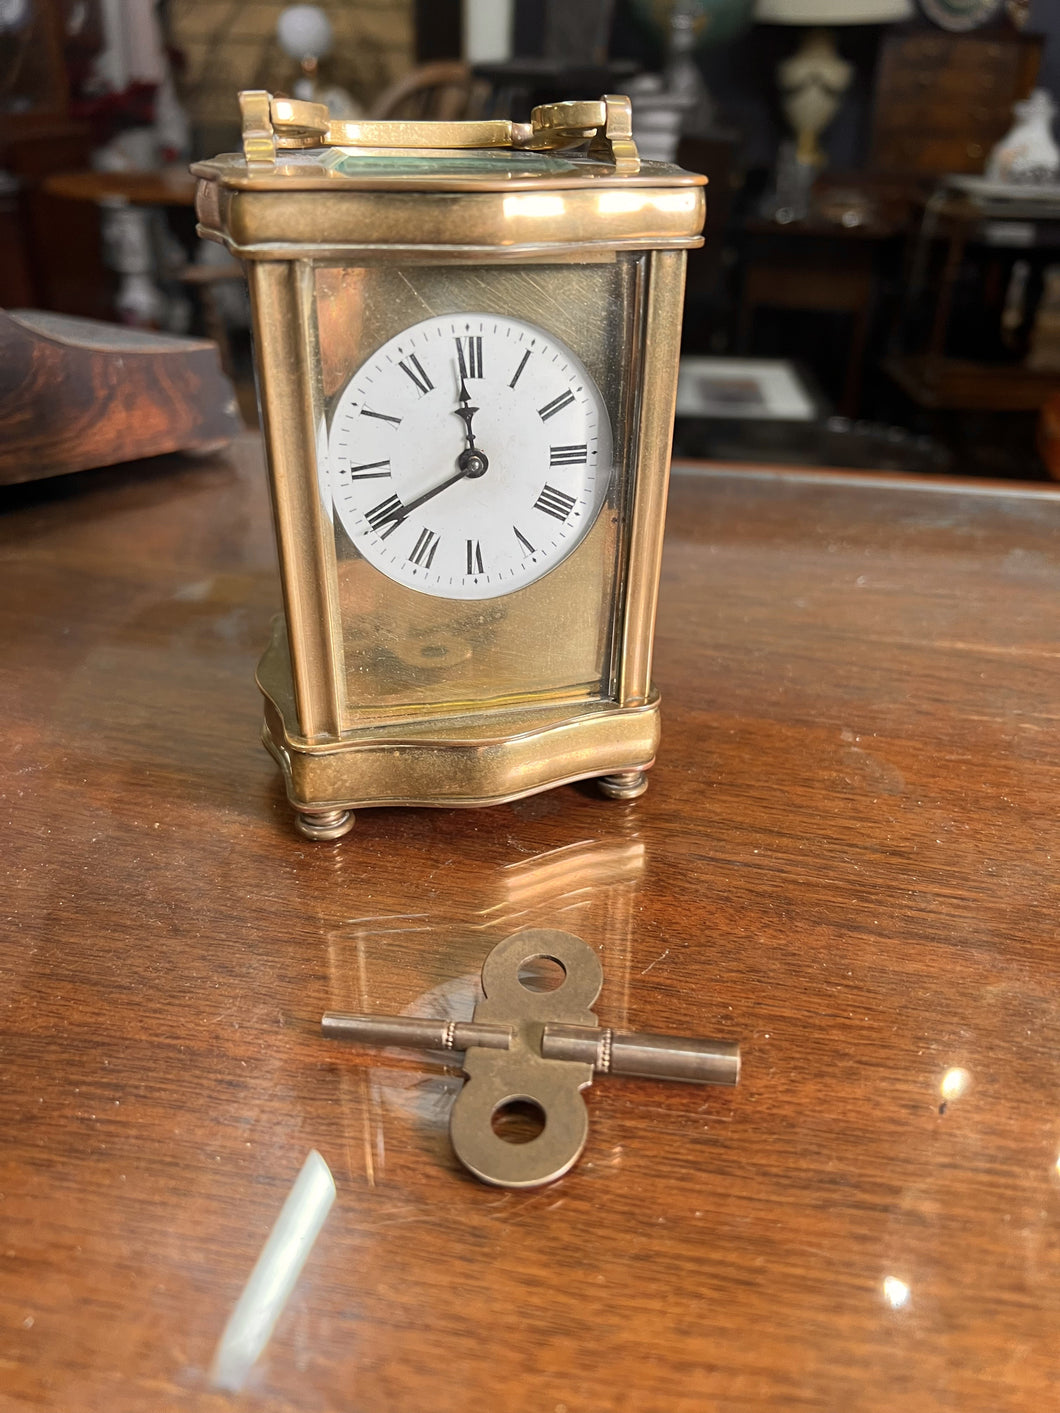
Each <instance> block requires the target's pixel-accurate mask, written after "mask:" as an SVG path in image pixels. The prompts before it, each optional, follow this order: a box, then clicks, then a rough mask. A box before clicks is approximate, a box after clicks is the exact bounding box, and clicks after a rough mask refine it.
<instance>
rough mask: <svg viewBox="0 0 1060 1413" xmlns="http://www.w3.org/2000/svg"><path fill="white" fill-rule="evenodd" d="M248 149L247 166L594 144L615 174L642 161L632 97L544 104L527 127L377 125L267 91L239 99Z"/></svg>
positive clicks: (497, 123) (500, 123) (501, 121)
mask: <svg viewBox="0 0 1060 1413" xmlns="http://www.w3.org/2000/svg"><path fill="white" fill-rule="evenodd" d="M239 107H240V111H241V112H242V115H243V152H244V155H245V156H246V160H247V163H248V165H251V166H264V165H272V164H273V163H275V161H276V154H277V152H278V151H280V150H282V149H292V148H295V149H296V148H307V147H371V148H399V149H409V148H419V149H426V150H442V151H444V150H447V149H455V150H466V149H469V148H498V147H507V148H522V149H524V150H529V151H554V150H558V149H562V148H565V147H575V146H578V145H579V144H580V143H583V142H586V141H588V143H589V154H590V156H593V157H599V158H600V159H601V160H602V161H606V162H611V163H612V164H613V165H614V167H615V170H616V171H619V172H636V171H638V170H639V168H640V158H639V156H638V153H637V147H636V144H635V143H634V141H633V127H632V107H631V104H630V101H629V99H628V98H625V97H622V96H621V95H617V94H606V95H605V96H604V97H603V98H600V99H598V100H596V101H579V102H569V103H545V104H542V105H541V106H540V107H538V108H535V109H534V110H533V112H532V113H531V114H530V121H529V122H528V123H515V122H512V121H511V119H510V118H488V119H482V120H481V121H471V122H451V123H437V122H401V121H394V122H372V121H364V122H358V121H352V120H349V119H337V118H332V117H330V115H329V114H328V110H327V105H326V104H324V103H308V102H306V101H305V100H303V99H299V98H275V97H273V95H272V94H271V93H267V92H266V91H265V90H264V89H247V90H245V91H244V92H242V93H241V94H240V95H239Z"/></svg>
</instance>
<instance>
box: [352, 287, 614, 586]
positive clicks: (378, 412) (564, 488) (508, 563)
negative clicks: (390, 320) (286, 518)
mask: <svg viewBox="0 0 1060 1413" xmlns="http://www.w3.org/2000/svg"><path fill="white" fill-rule="evenodd" d="M328 462H329V467H330V474H331V490H332V497H333V500H334V504H335V508H336V510H337V512H338V515H339V519H340V520H341V522H342V525H343V528H344V529H345V531H346V533H347V535H348V536H349V537H350V539H351V540H352V541H353V543H354V545H356V547H357V549H358V551H359V552H360V553H361V554H362V555H363V556H364V558H365V559H367V560H368V561H369V562H370V563H372V564H374V565H375V566H376V568H377V569H380V570H381V571H382V572H383V573H384V574H386V575H388V576H389V577H390V578H391V579H393V580H396V581H397V582H398V583H399V584H405V585H407V586H408V587H409V588H411V589H418V590H420V591H421V592H422V593H425V594H434V595H437V596H438V597H441V598H451V599H489V598H496V597H497V596H499V595H501V594H509V593H511V592H513V590H515V589H521V588H523V587H524V586H525V585H527V584H532V583H533V582H534V581H535V580H536V579H540V578H541V576H542V575H544V574H547V573H548V572H549V570H551V569H554V568H555V566H556V565H557V564H559V563H560V561H561V560H563V559H565V558H566V556H567V555H569V554H570V553H571V551H572V550H574V549H575V548H576V547H577V546H578V544H579V543H580V542H581V541H582V539H583V538H584V537H585V535H586V534H587V533H588V531H589V529H590V527H591V526H592V523H593V521H594V520H595V518H596V516H597V514H598V513H599V511H600V508H601V506H602V505H603V503H604V501H605V499H606V498H607V490H608V485H609V484H610V480H611V427H610V423H609V422H608V417H607V411H606V408H605V407H604V401H603V398H602V397H601V395H600V392H599V389H598V388H597V386H596V384H595V383H594V382H593V380H592V378H591V377H590V376H589V374H588V372H587V371H586V370H585V368H584V366H583V365H582V363H581V362H580V361H579V360H578V358H577V357H576V356H575V354H573V353H572V352H571V350H570V349H569V348H567V347H566V345H565V344H563V343H561V342H560V341H559V339H557V338H555V337H554V336H553V335H552V334H548V333H545V332H544V330H542V329H539V328H536V327H535V326H534V325H533V324H528V323H524V322H523V321H522V320H520V319H510V318H506V317H503V316H501V315H495V314H455V315H450V314H446V315H442V316H441V317H437V318H432V319H424V320H423V322H422V323H419V324H414V325H413V326H412V327H411V328H408V329H405V330H403V331H402V332H401V333H400V334H398V335H397V336H396V337H394V338H392V339H391V340H390V342H389V343H386V344H384V345H383V346H382V348H380V349H378V350H377V351H376V352H375V353H373V354H372V356H371V357H370V358H369V359H368V361H367V362H366V363H365V364H364V365H363V366H362V367H361V368H360V369H358V371H357V372H356V373H355V374H354V376H353V377H352V378H351V379H350V381H349V383H348V384H347V385H346V387H345V389H344V390H343V392H342V394H341V396H340V397H339V400H338V403H337V405H336V407H335V411H334V415H333V417H332V421H331V429H330V433H329V438H328Z"/></svg>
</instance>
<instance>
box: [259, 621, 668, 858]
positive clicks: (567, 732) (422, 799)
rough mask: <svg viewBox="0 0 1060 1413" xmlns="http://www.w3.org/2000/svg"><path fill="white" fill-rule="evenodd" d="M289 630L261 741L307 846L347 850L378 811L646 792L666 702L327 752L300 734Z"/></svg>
mask: <svg viewBox="0 0 1060 1413" xmlns="http://www.w3.org/2000/svg"><path fill="white" fill-rule="evenodd" d="M284 636H285V635H284V634H283V631H282V627H281V628H280V631H279V632H278V633H277V634H276V636H275V637H274V639H273V641H272V643H271V644H270V645H269V647H268V648H267V649H266V651H265V654H264V656H263V657H262V659H261V662H260V663H259V665H258V672H257V681H258V686H259V688H260V689H261V692H262V695H263V696H264V698H265V722H264V727H263V730H262V741H263V743H264V745H265V748H266V750H268V752H269V754H270V755H271V756H272V757H273V759H274V760H275V761H276V763H277V764H278V765H279V767H280V769H281V771H282V772H283V778H284V783H285V785H286V788H287V797H288V799H289V800H290V802H291V804H292V806H293V807H294V809H295V811H296V813H297V816H298V818H297V825H298V828H299V831H300V832H301V833H302V834H303V835H305V837H306V838H310V839H319V840H329V839H338V838H341V836H342V835H343V834H346V833H347V832H348V831H349V830H350V829H351V828H352V827H353V814H352V812H353V811H354V810H357V809H367V808H371V807H373V806H380V805H412V806H422V807H427V806H430V807H441V808H460V807H481V806H486V805H500V804H505V803H507V802H508V801H510V800H518V799H521V798H523V797H524V796H526V795H534V794H538V793H539V792H540V791H542V790H550V789H552V788H553V787H555V786H557V785H567V784H570V783H571V782H572V781H575V780H588V779H593V778H599V779H600V784H601V789H602V790H603V792H604V794H606V795H609V796H610V797H611V798H613V799H619V800H629V799H634V798H636V796H637V795H641V794H643V793H644V790H645V789H647V780H646V778H645V772H646V771H647V770H649V769H650V768H651V766H652V764H653V762H654V760H655V753H656V750H657V748H658V744H659V694H658V693H657V692H655V691H654V690H653V692H652V695H651V696H650V697H649V699H648V701H647V702H644V703H643V704H641V705H639V706H621V705H619V704H618V703H616V702H601V701H599V700H595V701H587V702H584V703H571V702H564V703H557V704H554V705H552V706H548V707H542V706H540V705H538V706H513V707H511V708H510V709H508V710H503V711H502V710H498V708H497V707H495V706H494V707H491V708H490V709H489V711H485V710H484V711H483V712H482V713H481V714H471V713H469V714H462V715H460V716H448V717H444V718H443V717H440V716H439V717H436V718H434V719H432V720H424V719H422V718H418V719H417V720H415V721H408V722H399V723H390V724H387V725H384V726H378V725H374V726H371V727H366V728H365V729H364V730H363V731H360V732H358V731H350V732H347V733H344V734H343V735H342V736H340V737H338V738H337V739H336V738H332V739H328V740H323V741H310V740H307V739H306V738H305V737H304V736H302V735H301V734H300V733H299V728H298V718H297V712H296V708H295V700H294V689H293V685H292V678H291V667H290V658H289V656H288V652H287V645H286V642H285V641H284Z"/></svg>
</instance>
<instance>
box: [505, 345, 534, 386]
mask: <svg viewBox="0 0 1060 1413" xmlns="http://www.w3.org/2000/svg"><path fill="white" fill-rule="evenodd" d="M529 357H530V350H529V349H527V350H526V352H525V353H524V354H523V356H522V359H521V360H520V363H519V366H518V368H516V370H515V376H514V377H513V378H512V380H511V382H510V383H509V384H508V386H509V387H510V388H514V387H515V385H516V383H517V382H518V381H519V378H520V376H521V374H522V371H523V369H524V368H525V367H526V360H527V359H528V358H529Z"/></svg>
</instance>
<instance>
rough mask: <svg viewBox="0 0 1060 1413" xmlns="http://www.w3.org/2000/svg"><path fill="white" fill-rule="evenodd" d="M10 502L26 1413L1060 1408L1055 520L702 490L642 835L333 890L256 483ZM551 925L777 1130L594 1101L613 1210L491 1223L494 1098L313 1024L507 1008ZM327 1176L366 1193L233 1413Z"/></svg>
mask: <svg viewBox="0 0 1060 1413" xmlns="http://www.w3.org/2000/svg"><path fill="white" fill-rule="evenodd" d="M4 505H5V506H6V514H5V515H4V516H3V517H0V564H2V576H3V577H2V583H3V594H2V596H0V635H2V641H3V642H4V644H5V648H4V652H3V654H2V657H0V674H2V676H0V682H2V688H0V691H2V707H3V713H4V720H5V725H6V730H5V733H4V749H3V754H2V757H0V772H2V779H0V819H2V822H3V827H4V840H5V845H4V865H3V895H2V907H0V919H2V923H0V927H2V949H0V967H2V972H0V1008H2V1011H0V1014H2V1017H3V1026H2V1031H0V1075H2V1083H0V1124H2V1133H3V1141H2V1144H0V1260H2V1263H3V1264H2V1272H3V1273H2V1276H0V1407H2V1408H3V1409H4V1410H6V1409H8V1408H11V1409H23V1408H46V1409H55V1410H63V1413H73V1410H77V1413H82V1410H97V1409H99V1410H107V1413H122V1410H136V1411H137V1413H140V1410H144V1409H160V1410H161V1409H164V1410H170V1409H194V1410H220V1409H227V1408H246V1409H264V1410H276V1413H280V1410H303V1409H305V1410H308V1409H314V1410H316V1409H328V1410H355V1413H362V1410H363V1413H377V1410H385V1411H386V1413H424V1411H425V1410H432V1411H436V1413H465V1410H469V1409H471V1410H495V1409H496V1410H502V1409H503V1410H506V1413H509V1411H510V1413H600V1411H601V1410H608V1411H610V1410H615V1413H656V1410H658V1413H693V1410H695V1413H700V1410H715V1409H716V1410H756V1411H757V1410H763V1409H778V1410H785V1413H786V1411H787V1410H801V1409H823V1410H843V1413H847V1411H848V1410H850V1411H851V1413H852V1411H853V1410H859V1411H860V1410H866V1413H870V1411H871V1413H878V1410H881V1409H890V1408H900V1409H902V1410H906V1411H908V1410H934V1409H952V1410H960V1413H980V1410H981V1413H999V1410H1010V1409H1035V1410H1038V1409H1043V1408H1048V1407H1052V1406H1053V1405H1054V1404H1055V1401H1056V1389H1057V1386H1058V1383H1060V1223H1058V1217H1060V1175H1058V1170H1057V1161H1058V1155H1060V949H1058V946H1057V916H1058V896H1057V894H1058V890H1057V885H1056V881H1055V879H1056V873H1057V860H1058V858H1060V829H1058V825H1057V808H1056V802H1057V799H1058V797H1060V744H1058V741H1057V722H1058V707H1057V703H1058V699H1060V694H1058V690H1057V673H1058V665H1060V645H1058V640H1057V599H1058V594H1060V587H1058V586H1060V498H1058V497H1057V495H1056V493H1055V492H1051V491H1049V490H1046V491H1028V492H1021V491H1020V490H1018V489H1012V490H1005V489H1000V490H998V489H994V488H991V487H989V486H984V485H978V486H975V487H974V488H963V487H962V486H961V485H959V484H953V483H950V484H944V485H938V484H930V483H915V484H913V483H902V482H900V481H893V482H883V481H872V480H862V481H858V480H856V479H855V478H853V477H846V476H843V475H832V476H829V475H827V474H821V475H813V474H783V473H776V474H773V473H768V472H760V473H755V472H740V473H731V472H727V471H725V470H724V469H713V470H711V469H706V468H701V469H700V470H698V471H695V472H691V471H690V472H687V473H685V474H679V475H677V476H676V477H675V480H674V485H673V492H672V498H671V512H670V525H669V534H668V541H667V551H666V560H665V573H664V582H663V591H662V601H661V610H660V625H659V639H658V650H657V658H656V676H657V679H658V681H659V683H660V685H661V687H662V690H663V693H664V741H663V748H662V751H661V754H660V757H659V762H658V765H657V767H656V769H655V771H654V774H653V779H652V786H651V789H650V790H649V792H648V794H647V795H646V796H645V797H644V798H643V799H642V800H640V801H637V802H635V803H632V804H615V803H611V802H608V801H605V800H603V799H601V798H599V797H598V796H597V795H596V794H595V792H594V791H593V789H592V788H590V787H570V788H566V789H562V790H558V791H555V792H553V793H550V794H547V795H542V796H538V797H534V798H532V799H528V800H525V801H522V802H520V803H517V804H514V805H511V806H507V807H502V808H497V809H493V810H489V811H466V812H433V811H404V812H402V811H397V810H379V811H373V812H368V811H366V812H364V813H362V814H361V815H360V817H359V819H358V827H357V829H356V830H355V831H354V833H353V834H351V835H350V836H349V837H348V838H347V839H345V840H343V841H342V842H341V843H339V844H335V845H312V844H308V843H306V842H304V841H302V840H300V839H299V838H298V837H297V836H296V835H295V833H294V832H293V829H292V826H291V818H290V812H289V810H288V807H287V805H286V802H285V800H284V799H283V798H282V795H281V792H280V789H279V785H278V781H277V778H276V773H275V771H274V768H273V766H272V764H271V762H270V761H269V759H268V758H267V757H266V755H265V753H264V752H263V751H262V750H261V748H260V746H259V745H258V741H257V735H258V728H259V712H260V707H259V702H258V700H257V696H256V692H255V689H254V686H253V679H252V671H253V665H254V662H255V659H256V656H257V654H258V652H259V650H260V648H261V647H262V646H263V644H264V642H265V640H266V636H267V631H268V624H269V619H270V616H271V615H272V614H273V613H274V612H275V610H276V609H277V606H278V598H279V591H278V585H277V579H276V574H275V568H274V552H273V547H272V541H271V529H270V525H269V518H268V508H267V496H266V487H265V482H264V475H263V471H262V465H261V456H260V452H259V449H258V447H257V444H256V442H254V441H253V440H251V439H249V438H248V439H244V440H243V441H242V442H240V443H238V444H237V445H236V446H235V448H234V449H233V450H232V451H231V452H230V453H229V454H227V456H225V457H218V458H215V459H214V460H206V461H200V462H198V463H188V462H184V461H181V460H179V459H177V458H173V459H172V460H171V461H170V462H168V463H165V464H163V465H162V467H161V468H159V467H158V466H153V467H152V468H150V470H149V471H148V470H147V469H145V468H124V469H121V470H112V471H106V472H95V473H91V474H86V475H83V476H78V477H73V478H66V479H65V480H64V481H63V482H62V483H53V484H52V485H51V486H49V487H35V488H30V489H23V490H20V491H17V492H7V493H6V496H5V500H4ZM522 926H556V927H561V928H564V929H566V930H569V931H572V932H576V933H578V934H579V935H581V936H582V937H584V938H586V940H588V941H589V942H591V943H592V944H593V945H594V946H595V947H597V948H598V949H599V951H600V954H601V957H602V960H603V963H604V968H605V974H606V983H605V989H604V992H603V995H602V997H601V1000H600V1003H599V1005H598V1008H597V1009H598V1012H599V1014H600V1017H601V1019H602V1020H603V1021H604V1022H605V1023H610V1024H614V1025H619V1026H624V1025H628V1026H630V1027H635V1028H642V1029H656V1030H664V1031H670V1032H675V1033H679V1034H680V1033H689V1034H695V1033H700V1034H708V1035H718V1036H721V1037H724V1038H734V1039H739V1040H740V1041H741V1042H742V1044H743V1057H744V1066H743V1077H742V1079H741V1083H740V1085H739V1087H738V1088H737V1089H736V1090H734V1091H721V1090H719V1091H704V1090H697V1089H695V1088H692V1087H682V1086H677V1085H672V1086H664V1085H653V1084H651V1083H648V1082H645V1081H625V1082H622V1081H618V1080H608V1079H601V1080H599V1081H598V1082H597V1083H596V1084H595V1085H594V1087H593V1088H592V1089H591V1090H590V1091H589V1092H588V1096H587V1097H588V1103H589V1108H590V1113H591V1133H590V1138H589V1144H588V1147H587V1149H586V1152H585V1155H584V1158H583V1160H582V1161H581V1163H580V1164H579V1165H578V1167H577V1168H576V1169H575V1170H574V1171H573V1172H572V1173H571V1174H570V1175H569V1176H567V1177H566V1178H564V1179H562V1180H561V1181H560V1182H559V1183H557V1184H556V1185H554V1186H553V1187H550V1188H546V1189H541V1190H538V1191H536V1192H530V1193H514V1192H503V1191H498V1190H493V1189H489V1188H486V1187H482V1186H480V1185H479V1184H477V1183H476V1182H475V1181H474V1180H473V1179H471V1178H470V1177H468V1176H467V1175H466V1174H465V1173H464V1172H463V1171H462V1170H461V1169H459V1168H458V1167H457V1165H456V1164H455V1162H454V1160H453V1158H452V1156H451V1154H450V1152H449V1148H448V1144H447V1139H446V1117H447V1107H448V1105H449V1103H450V1102H451V1099H452V1094H453V1092H454V1086H455V1083H456V1080H455V1078H454V1076H453V1075H452V1074H451V1073H447V1072H446V1071H444V1070H442V1069H440V1068H438V1067H436V1066H432V1065H431V1064H429V1063H424V1060H423V1058H422V1057H421V1058H414V1057H410V1056H404V1055H401V1054H399V1053H397V1052H385V1053H379V1054H375V1055H371V1054H367V1053H362V1052H357V1051H355V1050H353V1049H351V1048H346V1047H343V1046H342V1045H341V1044H339V1043H337V1042H334V1041H330V1040H325V1039H323V1038H322V1037H321V1036H320V1034H319V1019H320V1016H321V1014H322V1012H323V1011H324V1010H326V1009H329V1008H332V1007H335V1008H341V1007H351V1006H354V1005H356V1006H364V1007H365V1008H370V1009H378V1010H380V1011H383V1010H394V1009H396V1010H403V1009H406V1008H409V1009H414V1008H415V1007H417V1006H419V1007H421V1008H422V1007H424V1006H426V1005H429V1004H431V1003H435V1004H438V1005H445V1006H449V1007H450V1008H451V1009H453V1010H457V1011H459V1010H461V1008H463V1013H465V1014H467V1013H469V1012H470V1006H471V1002H472V998H473V987H474V978H475V975H476V973H477V970H478V967H479V965H480V963H481V959H482V956H483V955H484V954H485V952H486V951H487V950H488V949H489V947H490V946H491V945H492V944H493V943H494V942H496V941H497V940H499V939H500V938H501V937H503V936H505V935H506V934H507V933H509V932H511V931H514V930H515V929H516V928H518V927H522ZM311 1149H316V1150H318V1151H319V1152H320V1154H322V1155H323V1157H324V1159H325V1161H326V1162H327V1164H328V1165H329V1167H330V1169H331V1171H332V1173H333V1175H334V1178H335V1183H336V1186H337V1193H338V1195H337V1200H336V1202H335V1205H334V1207H333V1208H332V1210H331V1213H330V1216H329V1217H328V1220H327V1223H326V1225H325V1226H324V1229H323V1232H322V1234H321V1237H320V1239H319V1240H318V1242H317V1243H316V1246H315V1247H314V1249H313V1251H312V1253H311V1254H310V1256H309V1259H308V1262H307V1264H306V1266H305V1268H304V1270H303V1273H302V1275H301V1278H300V1279H299V1281H298V1283H297V1285H296V1286H295V1289H294V1292H293V1294H292V1296H291V1298H290V1300H289V1302H288V1304H287V1306H286V1309H285V1311H284V1313H283V1315H282V1317H281V1318H280V1320H279V1322H278V1324H277V1326H276V1328H275V1331H274V1334H273V1336H272V1338H271V1340H270V1341H269V1343H268V1344H267V1346H266V1348H265V1351H264V1353H263V1354H262V1356H261V1358H260V1359H259V1360H258V1362H257V1364H256V1365H255V1366H254V1368H253V1369H252V1371H251V1372H250V1374H249V1376H248V1379H247V1382H246V1385H245V1388H244V1389H243V1391H242V1393H237V1394H230V1393H225V1392H221V1391H219V1390H217V1389H216V1388H214V1387H212V1385H211V1381H210V1369H211V1361H212V1359H213V1355H214V1349H215V1346H216V1344H217V1341H218V1338H219V1336H220V1334H221V1331H222V1330H223V1328H224V1326H225V1322H226V1321H227V1319H228V1317H229V1315H230V1313H231V1311H232V1309H233V1306H234V1304H235V1302H236V1300H237V1298H238V1296H239V1294H240V1291H241V1289H242V1287H243V1285H244V1282H245V1281H246V1279H247V1276H248V1275H249V1272H250V1270H251V1267H252V1266H253V1263H254V1261H255V1259H256V1257H257V1254H258V1252H259V1250H260V1249H261V1246H262V1243H263V1241H264V1239H265V1237H266V1235H267V1233H268V1231H269V1229H270V1227H271V1226H272V1223H273V1222H274V1221H275V1219H276V1216H277V1214H278V1212H279V1210H280V1207H281V1205H282V1203H283V1201H284V1198H285V1196H286V1194H287V1193H288V1191H289V1190H290V1187H291V1184H292V1183H293V1181H294V1179H295V1177H296V1175H297V1173H298V1172H299V1169H300V1168H301V1166H302V1163H303V1161H304V1160H305V1158H306V1155H307V1153H308V1152H309V1151H310V1150H311Z"/></svg>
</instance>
